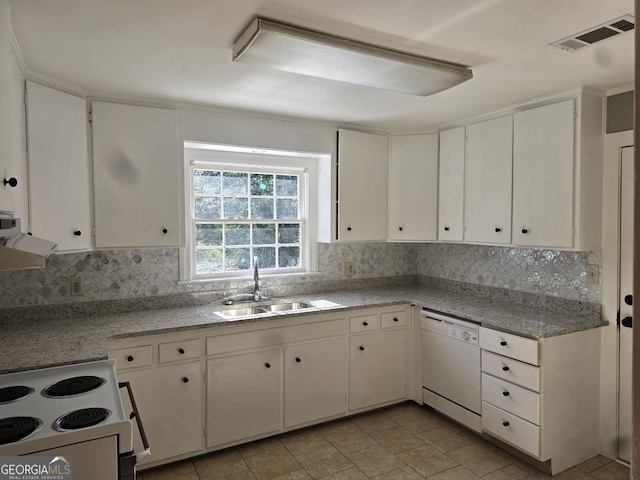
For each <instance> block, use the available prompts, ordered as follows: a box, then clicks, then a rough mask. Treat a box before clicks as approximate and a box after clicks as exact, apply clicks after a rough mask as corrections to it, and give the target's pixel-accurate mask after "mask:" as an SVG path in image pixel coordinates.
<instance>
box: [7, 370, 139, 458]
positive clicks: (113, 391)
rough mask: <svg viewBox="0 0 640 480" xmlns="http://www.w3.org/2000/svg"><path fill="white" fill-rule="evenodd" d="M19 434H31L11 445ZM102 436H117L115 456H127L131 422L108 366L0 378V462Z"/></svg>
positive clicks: (32, 371)
mask: <svg viewBox="0 0 640 480" xmlns="http://www.w3.org/2000/svg"><path fill="white" fill-rule="evenodd" d="M14 397H20V398H17V399H15V400H13V398H14ZM34 424H35V425H34ZM21 429H25V431H26V432H31V433H29V434H28V436H26V437H25V438H23V439H17V438H18V437H19V434H20V432H19V430H21ZM14 434H15V437H14ZM108 435H118V442H119V451H120V452H121V453H124V452H128V451H130V450H131V448H132V439H131V436H132V434H131V422H130V420H129V419H128V418H127V416H126V415H125V412H124V408H123V405H122V400H121V398H120V391H119V389H118V381H117V378H116V373H115V362H114V361H113V360H101V361H97V362H86V363H80V364H74V365H64V366H60V367H52V368H44V369H39V370H29V371H25V372H16V373H10V374H6V375H0V438H4V441H5V442H7V443H4V444H2V445H0V456H2V455H25V454H31V453H36V452H39V451H42V450H47V449H50V448H56V447H60V446H64V445H69V444H71V443H77V442H82V441H88V440H93V439H96V438H101V437H104V436H108Z"/></svg>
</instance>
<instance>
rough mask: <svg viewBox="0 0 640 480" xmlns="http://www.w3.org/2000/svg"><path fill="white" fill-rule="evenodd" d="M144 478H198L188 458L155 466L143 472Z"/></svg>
mask: <svg viewBox="0 0 640 480" xmlns="http://www.w3.org/2000/svg"><path fill="white" fill-rule="evenodd" d="M143 475H144V478H145V480H173V479H175V478H180V479H181V480H182V479H185V480H192V479H193V480H198V477H197V475H196V470H195V468H194V467H193V463H191V461H190V460H185V461H181V462H176V463H171V464H169V465H167V466H163V467H155V468H152V469H150V470H145V471H144V472H143Z"/></svg>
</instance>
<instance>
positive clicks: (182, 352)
mask: <svg viewBox="0 0 640 480" xmlns="http://www.w3.org/2000/svg"><path fill="white" fill-rule="evenodd" d="M178 353H179V354H180V355H184V348H182V347H180V348H179V349H178Z"/></svg>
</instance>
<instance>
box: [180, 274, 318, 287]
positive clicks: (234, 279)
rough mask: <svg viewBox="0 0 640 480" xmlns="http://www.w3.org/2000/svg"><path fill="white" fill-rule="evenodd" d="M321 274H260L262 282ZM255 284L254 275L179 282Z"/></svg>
mask: <svg viewBox="0 0 640 480" xmlns="http://www.w3.org/2000/svg"><path fill="white" fill-rule="evenodd" d="M318 275H320V272H296V273H273V274H265V275H262V273H261V274H260V281H261V282H262V281H263V280H268V279H270V278H273V279H278V280H285V279H287V278H292V279H295V278H300V277H308V276H318ZM245 281H246V282H253V274H252V275H251V276H246V277H212V278H197V279H194V280H178V282H177V284H178V285H192V284H198V283H214V282H245Z"/></svg>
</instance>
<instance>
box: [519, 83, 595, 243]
mask: <svg viewBox="0 0 640 480" xmlns="http://www.w3.org/2000/svg"><path fill="white" fill-rule="evenodd" d="M602 119H603V99H602V98H601V97H600V96H596V95H589V94H585V93H583V94H581V95H579V96H577V97H576V98H575V99H569V100H564V101H561V102H558V103H554V104H551V105H545V106H542V107H537V108H532V109H529V110H524V111H522V112H517V113H515V114H514V130H513V243H514V244H516V245H522V246H535V247H547V248H561V249H573V250H599V249H600V248H601V239H600V237H601V217H602V215H601V212H602V206H601V201H602V185H601V183H602V180H601V179H602V148H603V147H602V144H603V133H602Z"/></svg>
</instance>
